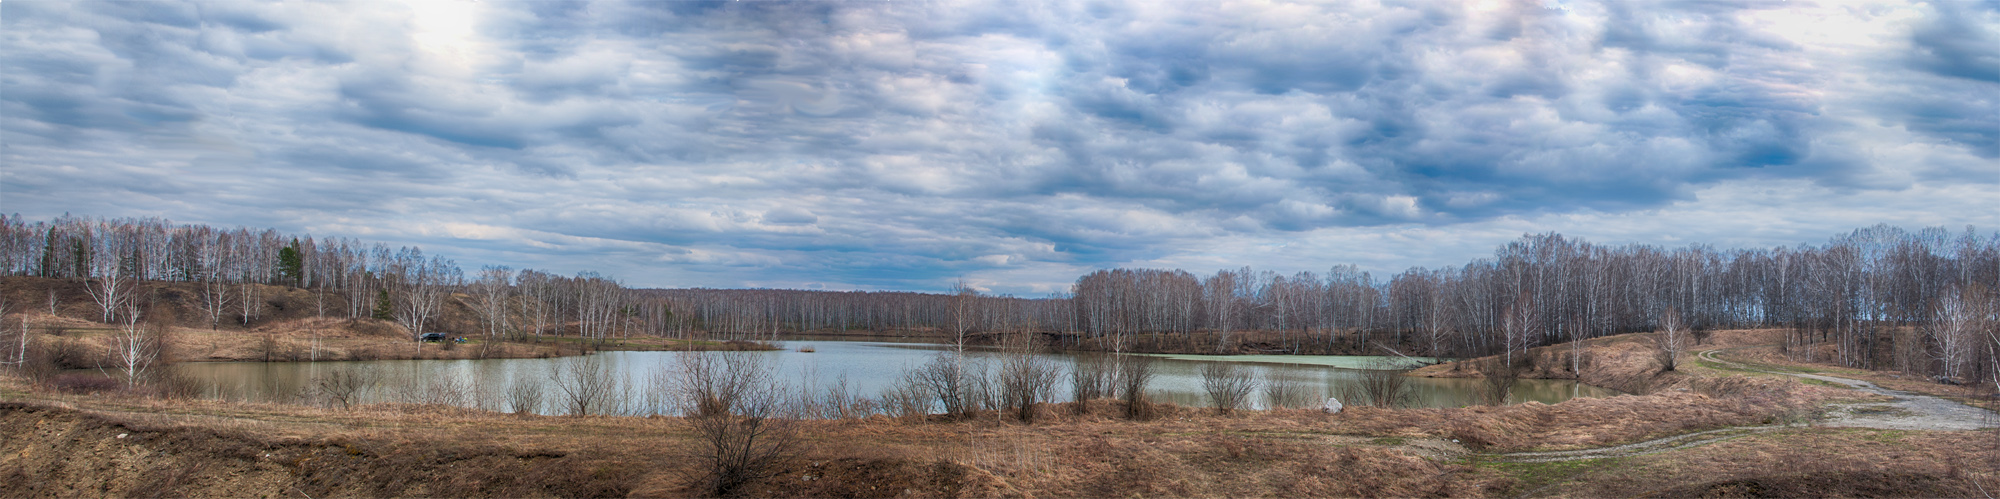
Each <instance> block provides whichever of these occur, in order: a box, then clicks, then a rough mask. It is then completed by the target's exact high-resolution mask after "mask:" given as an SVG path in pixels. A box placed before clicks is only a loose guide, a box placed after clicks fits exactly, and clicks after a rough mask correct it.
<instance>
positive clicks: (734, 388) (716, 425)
mask: <svg viewBox="0 0 2000 499" xmlns="http://www.w3.org/2000/svg"><path fill="white" fill-rule="evenodd" d="M771 371H772V370H771V367H770V365H769V364H768V363H767V362H765V357H764V356H763V355H762V354H760V353H757V352H703V353H695V352H687V353H683V354H682V355H681V357H680V370H679V371H678V374H679V382H678V383H676V385H677V392H678V396H677V397H676V399H678V400H679V404H678V408H679V410H680V412H681V414H682V415H683V416H685V417H686V418H687V422H688V426H689V427H690V428H692V429H693V430H694V433H695V436H696V438H697V439H698V440H699V442H700V443H699V446H698V447H697V449H698V450H697V452H696V454H695V455H694V456H691V457H693V458H695V459H696V460H698V461H700V463H701V464H700V465H699V466H697V467H696V468H695V469H694V471H693V472H692V473H691V475H692V476H691V477H690V478H691V479H692V480H691V481H693V482H695V483H697V484H699V485H700V487H701V489H702V492H704V493H706V494H709V495H714V496H729V495H732V494H733V493H735V492H736V491H737V489H738V488H740V487H742V486H743V484H745V483H748V482H750V481H751V480H756V479H759V478H764V477H769V476H771V475H772V474H774V473H775V472H776V471H777V470H778V467H779V465H780V464H782V463H783V462H784V461H785V460H787V459H790V458H791V457H792V456H793V455H794V454H795V453H796V452H797V450H798V448H799V445H800V439H799V434H798V428H797V425H796V420H795V419H792V418H789V417H787V416H791V415H789V414H786V413H785V409H786V400H785V396H784V390H782V389H780V388H779V387H778V386H777V383H776V382H775V381H776V380H775V379H773V377H772V373H771Z"/></svg>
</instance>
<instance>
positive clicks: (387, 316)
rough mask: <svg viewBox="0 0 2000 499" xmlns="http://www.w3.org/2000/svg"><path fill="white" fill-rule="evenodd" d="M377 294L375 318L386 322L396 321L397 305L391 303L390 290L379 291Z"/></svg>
mask: <svg viewBox="0 0 2000 499" xmlns="http://www.w3.org/2000/svg"><path fill="white" fill-rule="evenodd" d="M375 293H376V294H375V315H374V317H375V318H377V319H381V320H385V321H391V320H396V315H395V308H396V303H395V302H392V301H389V290H386V289H383V290H377V291H376V292H375Z"/></svg>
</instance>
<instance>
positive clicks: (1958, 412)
mask: <svg viewBox="0 0 2000 499" xmlns="http://www.w3.org/2000/svg"><path fill="white" fill-rule="evenodd" d="M1719 351H1720V350H1708V351H1703V352H1701V353H1700V354H1699V357H1701V360H1705V361H1708V362H1713V363H1717V364H1723V365H1727V366H1729V367H1730V368H1731V369H1738V370H1743V371H1752V372H1760V373H1766V374H1778V375H1784V376H1792V377H1798V378H1805V379H1813V380H1819V381H1825V382H1828V383H1836V384H1840V385H1843V386H1846V387H1848V388H1853V389H1855V390H1859V391H1862V392H1866V393H1872V394H1876V395H1881V396H1884V397H1889V398H1890V399H1891V400H1890V401H1888V402H1862V403H1851V404H1832V405H1829V406H1827V407H1828V408H1829V409H1832V412H1830V413H1828V414H1827V418H1826V420H1825V421H1822V422H1820V423H1819V425H1820V426H1834V427H1849V428H1879V429H1885V430H1978V429H1984V428H1994V427H2000V415H1995V414H1994V413H1993V412H1992V411H1988V410H1985V409H1980V408H1977V407H1972V406H1969V405H1965V404H1960V403H1958V402H1953V401H1950V400H1945V399H1942V398H1938V397H1933V396H1930V395H1923V394H1918V393H1910V392H1905V391H1900V390H1890V389H1887V388H1883V387H1881V386H1877V385H1876V384H1874V383H1869V382H1867V381H1861V380H1857V379H1847V378H1842V377H1837V376H1827V375H1822V374H1804V373H1790V372H1779V371H1768V370H1763V369H1758V368H1755V367H1751V366H1748V365H1744V364H1742V363H1738V362H1731V361H1727V360H1722V359H1721V358H1720V357H1717V356H1716V355H1715V353H1716V352H1719Z"/></svg>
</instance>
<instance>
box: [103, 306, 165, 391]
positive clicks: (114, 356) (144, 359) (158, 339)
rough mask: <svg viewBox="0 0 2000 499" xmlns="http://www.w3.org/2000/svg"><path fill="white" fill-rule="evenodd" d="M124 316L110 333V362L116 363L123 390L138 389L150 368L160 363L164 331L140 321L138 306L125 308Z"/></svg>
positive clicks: (162, 328) (148, 373)
mask: <svg viewBox="0 0 2000 499" xmlns="http://www.w3.org/2000/svg"><path fill="white" fill-rule="evenodd" d="M124 315H125V317H124V318H123V320H122V321H121V322H119V324H118V329H116V330H114V331H113V332H112V342H111V356H110V359H111V361H112V362H114V363H115V364H116V366H115V367H116V368H117V370H118V375H119V377H122V378H124V380H125V387H126V388H127V389H130V388H132V387H134V386H137V385H138V383H139V382H140V381H142V380H145V379H146V377H147V376H148V375H151V374H152V371H153V367H154V366H156V365H158V364H160V363H162V361H163V360H164V359H163V357H165V354H166V350H167V337H166V336H167V334H166V328H165V327H163V326H157V325H154V324H152V323H148V322H142V321H140V320H139V315H140V314H139V307H137V306H128V307H126V310H125V313H124Z"/></svg>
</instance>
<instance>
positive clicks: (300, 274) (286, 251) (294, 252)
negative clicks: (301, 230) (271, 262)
mask: <svg viewBox="0 0 2000 499" xmlns="http://www.w3.org/2000/svg"><path fill="white" fill-rule="evenodd" d="M305 276H306V262H305V257H304V255H302V254H301V253H300V252H299V240H298V239H297V238H294V239H292V244H288V245H285V247H284V248H283V249H280V250H278V277H279V278H280V279H283V280H284V283H285V285H288V286H292V287H299V286H303V285H305Z"/></svg>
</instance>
